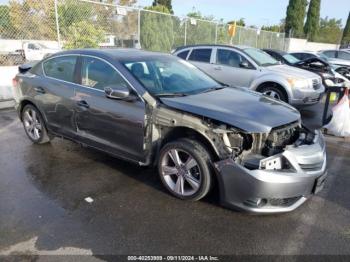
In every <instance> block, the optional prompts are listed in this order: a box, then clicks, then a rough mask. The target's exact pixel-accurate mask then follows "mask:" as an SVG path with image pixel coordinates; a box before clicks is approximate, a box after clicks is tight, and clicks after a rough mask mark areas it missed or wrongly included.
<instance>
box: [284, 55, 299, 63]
mask: <svg viewBox="0 0 350 262" xmlns="http://www.w3.org/2000/svg"><path fill="white" fill-rule="evenodd" d="M283 58H284V59H286V60H287V61H288V63H291V64H295V63H298V62H299V61H300V60H299V59H298V58H296V57H295V56H293V55H291V54H285V55H284V56H283Z"/></svg>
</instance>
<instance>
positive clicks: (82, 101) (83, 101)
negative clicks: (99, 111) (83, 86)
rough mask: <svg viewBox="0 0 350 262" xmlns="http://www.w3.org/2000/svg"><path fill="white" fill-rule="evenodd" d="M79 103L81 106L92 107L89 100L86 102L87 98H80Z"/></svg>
mask: <svg viewBox="0 0 350 262" xmlns="http://www.w3.org/2000/svg"><path fill="white" fill-rule="evenodd" d="M77 105H78V106H80V107H84V108H89V107H90V106H89V104H88V102H86V101H85V100H79V101H78V102H77Z"/></svg>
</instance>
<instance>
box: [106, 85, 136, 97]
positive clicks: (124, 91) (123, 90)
mask: <svg viewBox="0 0 350 262" xmlns="http://www.w3.org/2000/svg"><path fill="white" fill-rule="evenodd" d="M104 91H105V94H106V96H107V97H108V98H112V99H126V98H128V97H129V96H130V90H129V88H127V87H126V86H123V85H119V86H108V87H106V88H105V89H104Z"/></svg>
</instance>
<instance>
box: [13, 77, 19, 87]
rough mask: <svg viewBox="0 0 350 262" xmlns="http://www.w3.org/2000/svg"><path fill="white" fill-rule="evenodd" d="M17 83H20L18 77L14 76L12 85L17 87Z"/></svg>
mask: <svg viewBox="0 0 350 262" xmlns="http://www.w3.org/2000/svg"><path fill="white" fill-rule="evenodd" d="M17 84H18V81H17V79H16V78H15V77H14V78H13V79H12V86H13V87H16V86H17Z"/></svg>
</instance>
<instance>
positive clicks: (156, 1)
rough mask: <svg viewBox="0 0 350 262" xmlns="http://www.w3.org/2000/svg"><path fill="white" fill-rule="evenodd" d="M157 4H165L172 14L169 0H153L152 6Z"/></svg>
mask: <svg viewBox="0 0 350 262" xmlns="http://www.w3.org/2000/svg"><path fill="white" fill-rule="evenodd" d="M157 5H162V6H165V7H166V8H167V9H168V10H169V12H170V14H174V11H173V6H172V4H171V0H153V3H152V6H157Z"/></svg>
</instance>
